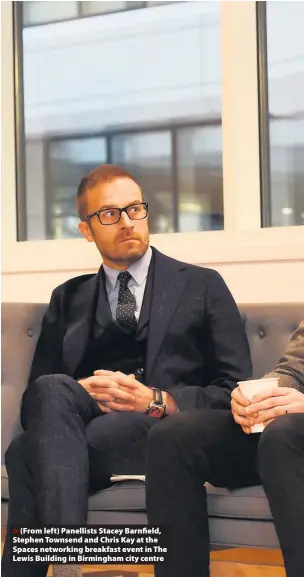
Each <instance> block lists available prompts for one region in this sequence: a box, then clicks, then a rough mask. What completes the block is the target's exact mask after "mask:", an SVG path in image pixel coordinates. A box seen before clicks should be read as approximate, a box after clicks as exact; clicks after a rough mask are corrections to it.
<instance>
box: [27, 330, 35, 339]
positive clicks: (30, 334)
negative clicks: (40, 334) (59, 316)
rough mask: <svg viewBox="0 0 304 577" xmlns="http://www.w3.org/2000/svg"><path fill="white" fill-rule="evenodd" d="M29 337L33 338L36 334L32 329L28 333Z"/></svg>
mask: <svg viewBox="0 0 304 577" xmlns="http://www.w3.org/2000/svg"><path fill="white" fill-rule="evenodd" d="M27 336H28V337H33V336H34V333H33V331H32V329H29V330H28V331H27Z"/></svg>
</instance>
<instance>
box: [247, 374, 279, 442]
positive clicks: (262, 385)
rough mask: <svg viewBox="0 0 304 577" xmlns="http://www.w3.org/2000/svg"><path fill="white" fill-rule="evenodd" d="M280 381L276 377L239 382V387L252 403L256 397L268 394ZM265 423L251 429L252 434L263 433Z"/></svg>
mask: <svg viewBox="0 0 304 577" xmlns="http://www.w3.org/2000/svg"><path fill="white" fill-rule="evenodd" d="M278 384H279V379H278V378H276V377H274V378H270V379H253V380H251V381H239V382H238V385H239V387H240V389H241V392H242V393H243V395H244V397H246V398H247V399H248V401H251V399H252V398H253V397H254V395H257V394H258V393H262V392H267V390H269V391H270V390H271V389H273V387H276V386H278ZM264 428H265V427H264V425H263V423H260V424H257V425H253V426H252V427H251V432H252V433H261V432H262V431H264Z"/></svg>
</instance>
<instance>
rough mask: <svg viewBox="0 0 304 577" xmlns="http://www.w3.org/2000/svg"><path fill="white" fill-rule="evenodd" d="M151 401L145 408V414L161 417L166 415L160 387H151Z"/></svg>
mask: <svg viewBox="0 0 304 577" xmlns="http://www.w3.org/2000/svg"><path fill="white" fill-rule="evenodd" d="M152 391H153V401H151V402H150V403H149V405H148V406H147V408H146V411H145V412H146V415H150V416H151V417H156V418H157V419H161V418H162V417H164V416H165V415H166V405H164V400H163V394H162V392H161V390H160V389H155V388H152Z"/></svg>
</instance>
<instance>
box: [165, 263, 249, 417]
mask: <svg viewBox="0 0 304 577" xmlns="http://www.w3.org/2000/svg"><path fill="white" fill-rule="evenodd" d="M205 310H206V319H207V336H206V339H205V343H204V347H205V348H206V350H205V353H204V354H205V356H206V359H207V383H206V385H205V383H202V385H201V386H199V385H198V386H189V385H188V386H187V384H185V383H184V384H183V383H179V384H177V385H176V386H175V387H172V388H170V390H168V392H169V393H170V395H172V397H173V398H174V400H175V402H176V404H177V406H178V407H179V409H180V410H188V409H203V408H204V409H230V398H231V392H232V390H233V389H234V388H235V387H236V386H237V382H238V381H244V380H247V379H249V378H250V377H251V375H252V364H251V355H250V349H249V344H248V340H247V336H246V333H245V327H244V322H243V320H242V318H241V316H240V313H239V311H238V308H237V306H236V303H235V301H234V299H233V297H232V295H231V293H230V291H229V289H228V287H227V285H226V284H225V282H224V280H223V279H222V277H221V276H220V275H219V273H217V272H216V271H209V280H208V284H207V290H206V296H205Z"/></svg>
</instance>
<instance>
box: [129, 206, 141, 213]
mask: <svg viewBox="0 0 304 577" xmlns="http://www.w3.org/2000/svg"><path fill="white" fill-rule="evenodd" d="M140 208H141V207H140V206H137V205H135V206H130V208H129V210H130V211H131V212H139V210H140Z"/></svg>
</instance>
